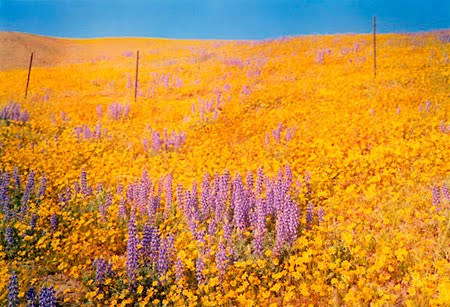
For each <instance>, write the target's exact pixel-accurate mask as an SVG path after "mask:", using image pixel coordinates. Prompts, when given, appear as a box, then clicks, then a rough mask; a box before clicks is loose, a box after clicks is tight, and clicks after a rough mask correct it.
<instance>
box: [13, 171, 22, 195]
mask: <svg viewBox="0 0 450 307" xmlns="http://www.w3.org/2000/svg"><path fill="white" fill-rule="evenodd" d="M12 177H13V183H14V190H15V191H19V190H20V175H19V168H18V167H17V166H15V167H14V170H13V175H12Z"/></svg>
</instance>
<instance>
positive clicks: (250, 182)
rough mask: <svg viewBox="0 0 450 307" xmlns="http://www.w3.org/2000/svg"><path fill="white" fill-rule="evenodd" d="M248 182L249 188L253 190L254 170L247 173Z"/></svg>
mask: <svg viewBox="0 0 450 307" xmlns="http://www.w3.org/2000/svg"><path fill="white" fill-rule="evenodd" d="M245 181H246V184H247V190H248V191H251V190H253V188H254V184H255V182H254V180H253V173H252V172H248V173H247V178H246V180H245Z"/></svg>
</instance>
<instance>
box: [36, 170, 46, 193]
mask: <svg viewBox="0 0 450 307" xmlns="http://www.w3.org/2000/svg"><path fill="white" fill-rule="evenodd" d="M46 189H47V177H46V176H45V174H43V175H42V177H41V186H40V188H39V193H38V195H37V196H38V197H39V198H42V197H44V195H45V190H46Z"/></svg>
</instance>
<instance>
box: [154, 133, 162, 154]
mask: <svg viewBox="0 0 450 307" xmlns="http://www.w3.org/2000/svg"><path fill="white" fill-rule="evenodd" d="M162 145H163V142H162V140H161V135H160V134H159V133H158V132H156V131H154V130H152V150H153V151H156V152H158V151H159V150H160V149H161V147H162Z"/></svg>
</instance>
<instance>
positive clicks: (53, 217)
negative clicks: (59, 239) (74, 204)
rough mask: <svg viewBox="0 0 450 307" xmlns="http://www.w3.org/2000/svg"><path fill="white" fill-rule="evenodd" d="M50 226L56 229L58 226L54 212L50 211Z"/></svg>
mask: <svg viewBox="0 0 450 307" xmlns="http://www.w3.org/2000/svg"><path fill="white" fill-rule="evenodd" d="M50 228H51V229H52V230H56V229H57V228H58V216H57V215H56V213H52V215H51V216H50Z"/></svg>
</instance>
